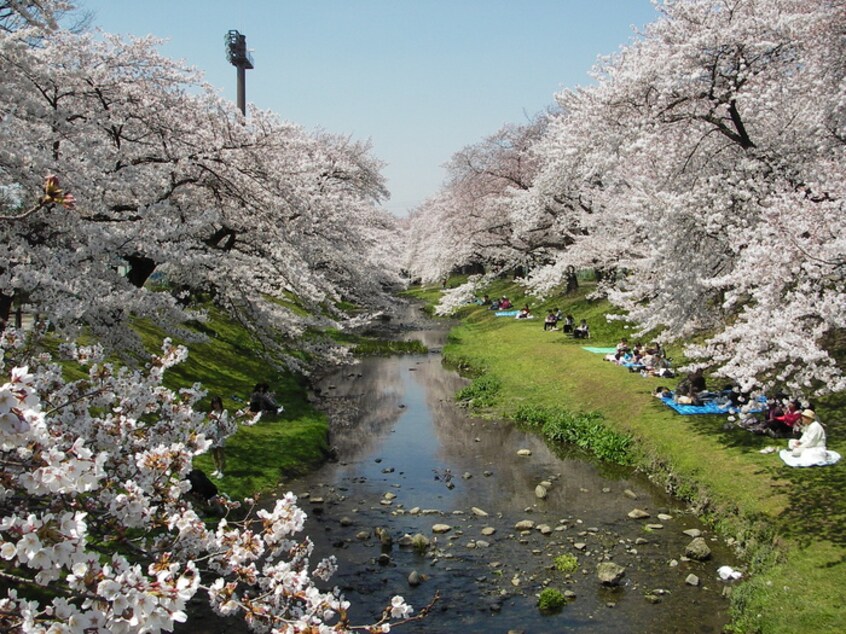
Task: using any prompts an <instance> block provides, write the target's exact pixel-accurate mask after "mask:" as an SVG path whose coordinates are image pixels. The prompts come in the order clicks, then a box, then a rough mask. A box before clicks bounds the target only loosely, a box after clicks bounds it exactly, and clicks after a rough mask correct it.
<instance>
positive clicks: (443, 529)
mask: <svg viewBox="0 0 846 634" xmlns="http://www.w3.org/2000/svg"><path fill="white" fill-rule="evenodd" d="M451 530H452V526H450V525H449V524H435V525H434V526H432V532H433V533H448V532H450V531H451Z"/></svg>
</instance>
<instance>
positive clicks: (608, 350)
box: [582, 346, 617, 354]
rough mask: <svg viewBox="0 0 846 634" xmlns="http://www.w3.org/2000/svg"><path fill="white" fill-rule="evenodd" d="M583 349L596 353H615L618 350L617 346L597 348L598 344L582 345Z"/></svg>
mask: <svg viewBox="0 0 846 634" xmlns="http://www.w3.org/2000/svg"><path fill="white" fill-rule="evenodd" d="M582 350H587V351H588V352H593V353H594V354H614V353H615V352H617V348H597V347H596V346H582Z"/></svg>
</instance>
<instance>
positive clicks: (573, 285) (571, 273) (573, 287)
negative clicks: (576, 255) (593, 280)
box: [567, 266, 579, 295]
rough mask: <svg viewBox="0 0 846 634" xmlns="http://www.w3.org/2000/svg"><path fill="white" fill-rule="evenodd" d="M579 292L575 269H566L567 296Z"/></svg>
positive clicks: (572, 267)
mask: <svg viewBox="0 0 846 634" xmlns="http://www.w3.org/2000/svg"><path fill="white" fill-rule="evenodd" d="M577 290H579V274H578V271H576V267H574V266H568V267H567V295H570V294H572V293H575V292H576V291H577Z"/></svg>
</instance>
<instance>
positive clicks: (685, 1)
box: [418, 0, 846, 394]
mask: <svg viewBox="0 0 846 634" xmlns="http://www.w3.org/2000/svg"><path fill="white" fill-rule="evenodd" d="M657 7H658V9H659V11H660V13H661V17H660V18H659V19H658V20H657V21H656V22H655V23H653V24H651V25H649V26H648V27H646V29H645V30H644V31H643V33H640V34H638V36H637V37H636V38H635V39H634V40H633V42H632V43H631V44H630V45H628V46H626V47H623V48H622V49H621V50H620V51H619V52H618V53H617V54H615V55H613V56H611V57H609V58H607V59H604V60H602V61H601V62H600V63H599V64H598V65H597V67H596V69H595V71H594V77H595V80H596V83H595V84H594V85H592V86H589V87H586V88H583V89H579V90H568V91H564V92H562V93H561V94H559V95H558V96H557V100H558V104H559V106H560V109H561V114H560V115H559V116H556V117H554V118H553V119H552V120H551V121H550V122H549V125H548V126H547V127H546V129H545V131H544V132H543V134H542V135H541V138H540V139H539V140H537V141H536V142H534V143H532V144H531V146H530V148H529V154H530V155H531V156H532V157H533V162H534V164H535V165H536V173H535V174H534V175H533V176H532V177H531V178H530V179H528V180H529V182H530V186H529V187H527V188H514V189H512V190H511V191H510V192H509V196H508V199H507V200H503V197H501V196H498V197H496V201H497V204H498V205H500V206H499V208H498V209H495V208H494V207H493V206H491V207H487V209H488V210H490V212H491V221H490V223H489V224H490V225H491V226H502V227H505V226H507V227H508V239H507V242H508V244H509V245H510V246H517V245H520V244H521V243H523V244H533V242H532V239H531V238H532V237H533V236H539V237H541V240H540V243H541V244H544V245H545V246H546V249H545V250H544V251H543V253H544V259H543V260H542V261H540V262H539V263H538V264H537V265H536V266H535V267H534V268H533V270H532V271H531V275H530V277H529V279H528V280H527V284H528V287H529V288H530V289H532V290H533V291H534V292H537V293H540V294H542V295H543V294H548V293H550V292H553V291H555V290H556V289H558V288H560V287H561V285H562V284H564V283H565V282H566V279H567V276H568V275H571V274H572V271H573V269H575V268H594V269H598V270H599V271H602V272H606V273H607V272H614V275H611V276H607V277H606V279H605V280H604V282H603V284H601V285H600V291H601V292H603V293H605V294H607V296H608V297H609V299H611V301H612V302H613V303H614V304H616V305H617V306H618V307H619V308H620V309H622V311H623V313H625V315H626V317H627V318H628V319H630V320H632V321H634V322H635V323H636V324H638V325H639V328H640V331H641V332H646V331H650V330H653V331H658V332H660V333H661V335H660V336H661V337H662V338H663V339H664V340H668V341H669V340H681V341H689V340H690V339H691V338H692V337H694V336H700V335H703V334H704V335H705V339H704V340H703V342H702V343H701V344H698V345H691V346H688V347H687V354H688V355H689V357H690V358H691V359H692V360H693V362H694V364H696V365H700V366H710V367H711V368H712V369H713V370H714V371H715V373H716V374H718V375H722V376H725V377H726V378H727V379H730V380H732V381H736V382H738V383H739V384H740V385H742V386H743V387H744V388H747V389H751V388H753V387H758V388H760V389H768V388H770V387H773V386H778V387H783V388H787V389H789V390H793V391H796V392H800V393H805V394H814V393H815V394H821V393H825V392H828V391H840V390H843V389H844V388H846V382H844V374H843V368H842V366H840V365H838V362H837V361H836V360H835V357H834V356H832V353H833V351H834V350H835V349H836V348H837V346H841V347H842V343H838V342H841V341H842V333H843V331H844V327H846V312H844V311H846V301H844V299H846V298H844V290H845V289H844V282H843V280H844V275H843V273H844V262H846V249H844V243H843V238H842V236H843V229H844V224H843V217H844V215H843V211H844V210H843V204H844V203H843V200H844V198H843V181H844V179H843V175H844V174H843V172H844V139H846V134H844V130H846V127H844V126H846V123H844V121H846V106H844V104H846V99H844V90H846V81H844V66H843V64H842V63H840V61H841V60H842V59H844V45H846V44H844V39H843V37H842V33H843V32H844V22H846V11H844V10H843V9H844V4H843V2H840V1H834V0H811V1H810V2H804V1H800V0H674V1H666V2H663V3H661V4H658V5H657ZM455 209H460V210H463V209H465V208H464V207H462V206H461V205H456V206H455ZM459 213H460V212H459ZM418 222H419V223H420V225H421V226H425V222H426V220H425V219H424V218H421V219H419V220H418ZM495 223H499V224H498V225H496V224H495ZM451 240H453V241H454V238H451ZM534 244H538V242H534ZM444 246H446V245H444ZM428 248H429V251H430V252H432V253H435V252H437V250H438V246H437V245H434V246H429V247H428ZM446 248H449V247H446Z"/></svg>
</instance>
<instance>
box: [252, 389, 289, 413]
mask: <svg viewBox="0 0 846 634" xmlns="http://www.w3.org/2000/svg"><path fill="white" fill-rule="evenodd" d="M250 411H251V412H253V413H254V414H257V413H259V412H262V413H264V412H270V413H272V414H281V413H282V412H283V411H284V408H283V407H282V406H281V405H279V404H278V403H277V402H276V400H275V399H274V398H273V393H272V392H271V391H270V386H269V385H268V384H267V383H256V386H255V387H254V388H253V393H252V394H250Z"/></svg>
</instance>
